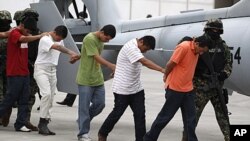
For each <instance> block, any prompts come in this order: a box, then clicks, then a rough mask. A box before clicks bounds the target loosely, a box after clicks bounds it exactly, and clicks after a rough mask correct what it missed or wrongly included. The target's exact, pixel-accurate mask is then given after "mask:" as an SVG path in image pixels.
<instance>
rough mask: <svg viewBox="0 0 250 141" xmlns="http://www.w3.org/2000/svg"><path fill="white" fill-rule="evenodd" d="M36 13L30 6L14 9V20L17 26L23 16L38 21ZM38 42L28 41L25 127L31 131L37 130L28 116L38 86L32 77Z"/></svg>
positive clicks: (37, 31) (35, 33) (29, 115)
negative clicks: (26, 117)
mask: <svg viewBox="0 0 250 141" xmlns="http://www.w3.org/2000/svg"><path fill="white" fill-rule="evenodd" d="M38 16H39V15H38V13H37V12H36V11H35V10H33V9H31V8H26V9H25V10H23V11H16V12H15V14H14V18H13V19H14V20H15V21H16V24H17V26H18V25H19V24H20V22H21V20H22V19H23V18H25V17H32V18H34V19H35V20H36V21H38ZM31 34H32V35H38V34H39V30H38V29H37V30H36V31H32V33H31ZM38 43H39V40H36V41H32V42H28V60H29V62H28V67H29V72H30V98H29V113H28V121H29V122H28V123H27V125H26V127H27V128H29V129H31V130H32V131H38V128H37V127H36V126H34V125H32V124H31V123H30V117H31V111H32V107H33V105H34V103H35V100H36V97H35V94H36V93H37V92H38V91H39V88H38V86H37V84H36V81H35V79H34V77H33V73H34V62H35V60H36V57H37V51H38Z"/></svg>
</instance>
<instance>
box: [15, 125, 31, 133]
mask: <svg viewBox="0 0 250 141" xmlns="http://www.w3.org/2000/svg"><path fill="white" fill-rule="evenodd" d="M16 131H20V132H31V130H30V129H28V128H27V127H26V126H23V127H21V128H20V129H16Z"/></svg>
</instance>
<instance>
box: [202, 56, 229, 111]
mask: <svg viewBox="0 0 250 141" xmlns="http://www.w3.org/2000/svg"><path fill="white" fill-rule="evenodd" d="M201 58H202V59H203V61H204V62H205V63H206V65H207V67H208V69H209V71H210V73H211V74H210V75H205V74H204V77H207V78H209V80H210V83H209V84H208V86H205V87H204V90H205V91H206V90H209V89H215V90H216V91H217V92H218V95H219V99H220V103H221V107H222V110H223V112H224V114H225V115H226V116H227V115H228V110H227V106H226V103H225V99H224V95H223V93H222V91H223V89H222V87H221V86H220V83H219V80H218V75H219V74H218V73H216V72H215V71H214V66H213V64H212V59H211V57H210V55H209V53H208V52H205V53H203V54H202V55H201Z"/></svg>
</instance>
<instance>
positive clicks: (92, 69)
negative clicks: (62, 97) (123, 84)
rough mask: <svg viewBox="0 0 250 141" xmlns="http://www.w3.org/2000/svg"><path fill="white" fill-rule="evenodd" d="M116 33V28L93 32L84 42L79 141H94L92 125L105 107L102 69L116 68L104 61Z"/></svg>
mask: <svg viewBox="0 0 250 141" xmlns="http://www.w3.org/2000/svg"><path fill="white" fill-rule="evenodd" d="M115 34H116V29H115V27H114V26H113V25H105V26H104V27H103V28H102V29H101V30H99V31H96V32H91V33H89V34H88V35H86V36H85V37H84V39H83V45H82V48H81V60H80V65H79V68H78V72H77V76H76V83H77V84H78V89H79V107H78V126H79V133H78V135H77V136H78V140H79V141H91V139H90V138H89V135H88V133H89V129H90V121H91V120H92V119H93V118H94V117H95V116H97V115H98V114H99V113H101V111H102V110H103V108H104V107H105V89H104V79H103V73H102V70H101V65H105V66H107V67H108V68H110V69H111V70H112V71H114V70H115V65H114V64H112V63H110V62H108V61H107V60H105V59H104V58H103V57H101V52H102V50H103V47H104V44H103V43H104V42H108V41H109V40H111V39H113V38H114V37H115Z"/></svg>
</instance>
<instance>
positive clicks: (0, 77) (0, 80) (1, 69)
mask: <svg viewBox="0 0 250 141" xmlns="http://www.w3.org/2000/svg"><path fill="white" fill-rule="evenodd" d="M5 70H6V65H5V61H4V60H1V59H0V102H2V101H3V98H4V95H5V94H6V90H7V78H6V72H5Z"/></svg>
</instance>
